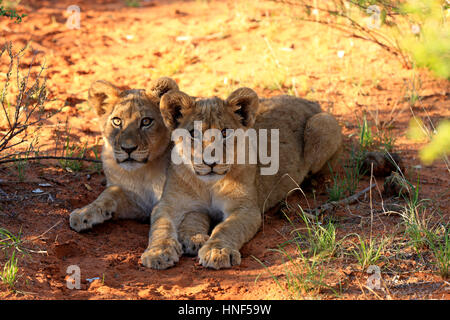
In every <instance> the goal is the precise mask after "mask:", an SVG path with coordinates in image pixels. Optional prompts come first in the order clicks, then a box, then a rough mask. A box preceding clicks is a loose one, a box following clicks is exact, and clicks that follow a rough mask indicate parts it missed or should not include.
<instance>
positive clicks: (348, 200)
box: [311, 184, 376, 217]
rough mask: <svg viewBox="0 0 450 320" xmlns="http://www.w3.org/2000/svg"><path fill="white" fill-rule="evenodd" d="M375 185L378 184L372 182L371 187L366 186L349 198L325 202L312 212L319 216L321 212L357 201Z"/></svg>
mask: <svg viewBox="0 0 450 320" xmlns="http://www.w3.org/2000/svg"><path fill="white" fill-rule="evenodd" d="M375 186H376V184H372V185H370V186H369V187H367V188H365V189H364V190H361V191H360V192H358V193H355V194H354V195H352V196H350V197H348V198H345V199H342V200H339V201H331V202H328V203H325V204H323V205H321V206H318V207H317V208H315V209H313V210H311V213H312V214H313V215H315V216H316V217H317V216H320V215H321V214H323V213H325V212H327V211H329V210H332V209H334V208H336V207H339V206H345V205H349V204H352V203H354V202H356V201H357V200H358V199H359V198H360V197H361V196H362V195H364V194H366V193H367V192H369V191H370V190H372V188H374V187H375Z"/></svg>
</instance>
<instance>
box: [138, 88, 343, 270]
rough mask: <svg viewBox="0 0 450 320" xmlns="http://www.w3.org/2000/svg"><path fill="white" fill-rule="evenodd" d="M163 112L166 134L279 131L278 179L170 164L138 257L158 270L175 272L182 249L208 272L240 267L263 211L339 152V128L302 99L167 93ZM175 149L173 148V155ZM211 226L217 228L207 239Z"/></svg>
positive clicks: (255, 169)
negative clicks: (189, 218)
mask: <svg viewBox="0 0 450 320" xmlns="http://www.w3.org/2000/svg"><path fill="white" fill-rule="evenodd" d="M160 107H161V114H162V116H163V119H164V122H165V124H166V125H167V126H168V127H169V129H170V130H174V129H176V128H184V129H187V130H191V129H192V128H193V126H194V124H193V123H194V121H202V124H203V128H202V130H203V131H205V130H207V129H209V128H217V129H219V130H222V129H225V128H228V129H238V128H244V129H245V128H251V127H254V128H256V129H279V133H280V136H279V140H280V150H279V151H280V153H279V162H280V167H279V171H278V173H277V174H275V175H273V176H263V175H260V171H259V169H260V168H259V166H258V165H251V164H220V165H216V166H215V167H213V168H212V169H211V167H209V166H208V165H207V164H195V165H193V164H192V163H190V164H179V165H176V164H174V163H172V164H171V165H170V167H169V169H168V173H167V180H166V184H165V186H164V191H163V195H162V197H161V200H160V202H159V203H158V205H157V206H156V207H155V208H154V211H153V213H152V217H151V220H152V228H151V231H150V239H149V246H148V248H147V250H146V251H145V252H144V254H143V255H142V263H143V264H144V265H145V266H147V267H151V268H155V269H165V268H168V267H170V266H173V265H174V264H175V263H176V262H177V261H178V260H179V256H180V255H181V253H182V247H189V248H191V249H192V251H195V250H196V249H197V248H199V247H201V248H200V250H199V251H198V256H199V259H200V263H201V264H202V265H203V266H205V267H210V268H214V269H221V268H228V267H231V266H232V265H238V264H240V261H241V255H240V252H239V250H240V248H241V247H242V245H243V244H244V243H245V242H247V241H249V240H250V239H251V238H252V237H253V236H254V235H255V234H256V232H257V231H258V229H259V227H260V225H261V213H262V210H263V208H264V209H268V208H270V207H272V206H273V205H275V204H276V203H277V202H278V201H280V200H282V199H283V198H284V197H285V195H286V193H287V192H288V191H289V190H291V189H293V188H295V187H296V185H297V184H300V183H301V182H302V181H303V179H304V178H305V176H306V175H307V174H309V173H312V174H314V173H318V172H319V171H321V170H323V169H325V168H326V167H327V166H328V164H327V162H328V161H331V160H333V159H334V158H335V157H336V156H337V154H338V153H339V151H340V148H341V143H342V142H341V129H340V127H339V125H338V123H337V121H336V120H335V119H334V117H332V116H331V115H329V114H327V113H324V112H322V111H321V109H320V106H319V105H318V104H316V103H313V102H310V101H307V100H304V99H299V98H294V97H289V96H280V97H275V98H271V99H262V100H258V97H257V95H256V93H255V92H254V91H253V90H251V89H248V88H241V89H238V90H236V91H235V92H233V93H232V94H231V95H230V97H228V99H227V100H225V101H224V100H221V99H219V98H216V97H214V98H208V99H198V100H193V99H192V98H190V97H189V96H188V95H186V94H184V93H182V92H179V91H169V92H168V93H166V94H165V95H164V96H163V97H162V99H161V106H160ZM258 109H259V110H258ZM203 143H204V145H207V143H205V142H203ZM177 147H178V145H177V142H176V146H175V148H174V150H175V152H177V150H179V148H177ZM269 150H270V148H269ZM217 166H220V167H219V169H217V168H216V167H217ZM208 172H214V173H216V174H215V175H206V173H208ZM287 175H289V177H288V176H287ZM291 179H293V180H294V181H295V183H294V182H293V181H292V180H291ZM188 213H189V214H193V215H195V217H196V219H197V221H196V222H195V223H194V224H191V223H190V222H187V223H186V214H188ZM211 220H217V221H219V223H218V224H217V225H216V226H215V227H214V229H213V230H212V232H211V235H210V236H209V237H208V230H209V226H210V222H211ZM182 223H183V225H182V226H180V225H181V224H182ZM194 235H195V236H194ZM194 240H195V241H194ZM190 241H191V243H190ZM180 242H182V243H181V244H180ZM202 242H204V244H203V243H202Z"/></svg>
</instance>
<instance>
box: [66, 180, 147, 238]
mask: <svg viewBox="0 0 450 320" xmlns="http://www.w3.org/2000/svg"><path fill="white" fill-rule="evenodd" d="M143 214H144V213H143V212H142V210H141V209H140V208H138V207H137V206H136V205H135V204H133V202H131V201H129V200H128V198H127V196H126V194H125V193H124V192H123V191H122V189H121V188H120V187H118V186H110V187H108V188H106V189H105V190H104V191H103V192H102V193H101V194H100V195H99V196H98V198H97V199H96V200H94V201H93V202H92V203H90V204H88V205H87V206H85V207H83V208H80V209H75V210H74V211H72V213H71V214H70V227H71V228H72V229H74V230H75V231H77V232H80V231H83V230H87V229H90V228H92V226H94V225H96V224H100V223H103V222H104V221H106V220H109V219H111V218H113V217H114V218H134V217H137V216H142V215H143Z"/></svg>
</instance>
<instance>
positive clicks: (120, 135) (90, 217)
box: [70, 77, 196, 232]
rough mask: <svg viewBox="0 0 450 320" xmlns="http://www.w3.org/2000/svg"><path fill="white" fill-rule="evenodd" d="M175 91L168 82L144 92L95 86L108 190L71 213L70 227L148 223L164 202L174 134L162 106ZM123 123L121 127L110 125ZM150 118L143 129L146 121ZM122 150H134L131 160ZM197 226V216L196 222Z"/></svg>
mask: <svg viewBox="0 0 450 320" xmlns="http://www.w3.org/2000/svg"><path fill="white" fill-rule="evenodd" d="M171 89H178V86H177V84H176V83H175V82H174V81H173V80H172V79H170V78H165V77H164V78H160V79H158V80H157V81H155V82H153V83H152V84H151V86H150V90H149V92H148V93H145V91H144V90H125V91H120V90H119V89H118V88H116V87H115V86H114V85H112V84H110V83H108V82H106V81H96V82H94V83H93V84H92V86H91V88H90V90H89V105H90V106H91V107H93V108H94V109H95V110H96V112H97V114H98V115H99V119H100V126H101V132H102V136H103V140H104V146H103V150H102V162H103V170H104V172H105V176H106V180H107V188H106V189H105V190H104V191H103V192H102V193H101V194H100V196H99V197H98V198H97V199H96V200H94V201H93V202H92V203H90V204H88V205H87V206H85V207H83V208H80V209H76V210H74V211H73V212H72V213H71V214H70V226H71V227H72V229H74V230H76V231H78V232H80V231H83V230H86V229H90V228H92V227H93V226H94V225H96V224H100V223H103V222H104V221H106V220H110V219H114V218H115V219H138V220H148V219H149V216H150V213H151V212H152V209H153V207H154V206H155V205H156V203H157V202H158V201H159V199H160V198H161V194H162V190H163V186H164V183H165V180H166V171H167V167H168V164H169V161H170V146H171V141H170V132H169V130H168V129H167V127H166V126H165V125H164V123H163V119H162V117H161V113H160V109H159V102H160V98H161V96H162V95H163V94H164V93H165V92H167V91H168V90H171ZM113 118H119V119H120V120H121V125H120V126H115V125H113V123H112V119H113ZM143 118H150V119H152V122H151V124H150V125H149V126H148V127H142V119H143ZM122 147H136V150H134V151H132V152H131V153H130V155H129V156H130V158H132V159H135V160H136V161H126V162H122V163H119V162H120V161H123V160H124V159H126V158H127V157H128V154H127V152H125V151H124V150H123V148H122ZM194 221H196V220H195V217H194Z"/></svg>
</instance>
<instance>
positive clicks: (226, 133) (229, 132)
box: [221, 129, 233, 139]
mask: <svg viewBox="0 0 450 320" xmlns="http://www.w3.org/2000/svg"><path fill="white" fill-rule="evenodd" d="M221 132H222V137H223V138H224V139H226V138H229V137H231V136H232V132H233V130H232V129H223V130H222V131H221Z"/></svg>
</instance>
